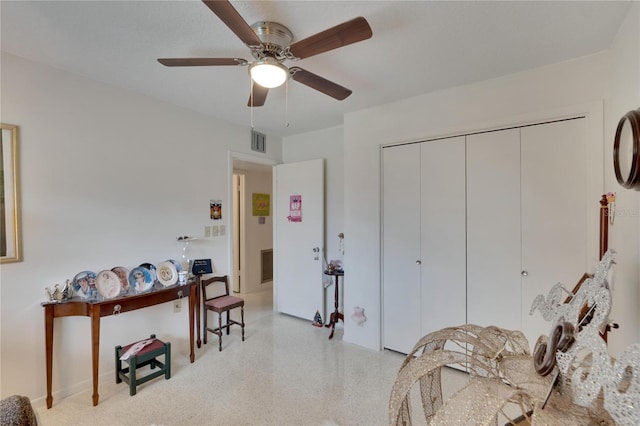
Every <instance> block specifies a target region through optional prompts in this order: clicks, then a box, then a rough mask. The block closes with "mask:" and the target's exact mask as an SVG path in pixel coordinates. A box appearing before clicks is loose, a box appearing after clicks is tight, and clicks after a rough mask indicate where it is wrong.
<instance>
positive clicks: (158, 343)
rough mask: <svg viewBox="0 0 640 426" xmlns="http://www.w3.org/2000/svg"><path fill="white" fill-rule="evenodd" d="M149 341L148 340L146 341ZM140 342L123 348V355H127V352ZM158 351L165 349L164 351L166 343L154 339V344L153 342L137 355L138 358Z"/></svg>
mask: <svg viewBox="0 0 640 426" xmlns="http://www.w3.org/2000/svg"><path fill="white" fill-rule="evenodd" d="M145 340H148V339H145ZM136 343H138V342H134V343H131V344H130V345H127V346H125V347H123V348H122V353H125V352H126V351H128V350H129V348H130V347H131V346H133V345H135V344H136ZM158 349H163V350H164V342H162V341H160V340H158V339H153V342H151V343H150V344H148V345H147V346H145V347H144V348H142V349H140V351H139V352H137V353H136V355H137V356H142V355H144V354H148V353H149V352H151V351H157V350H158Z"/></svg>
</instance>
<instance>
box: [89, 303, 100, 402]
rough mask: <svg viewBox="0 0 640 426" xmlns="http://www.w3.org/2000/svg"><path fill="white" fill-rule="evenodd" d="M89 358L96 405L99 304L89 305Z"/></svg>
mask: <svg viewBox="0 0 640 426" xmlns="http://www.w3.org/2000/svg"><path fill="white" fill-rule="evenodd" d="M91 358H92V360H93V395H92V397H93V406H94V407H95V406H96V405H98V400H99V398H100V396H99V395H98V365H99V363H100V306H99V305H93V306H92V307H91Z"/></svg>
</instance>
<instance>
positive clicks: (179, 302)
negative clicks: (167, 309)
mask: <svg viewBox="0 0 640 426" xmlns="http://www.w3.org/2000/svg"><path fill="white" fill-rule="evenodd" d="M181 309H182V299H178V300H174V301H173V313H174V314H175V313H177V312H180V310H181Z"/></svg>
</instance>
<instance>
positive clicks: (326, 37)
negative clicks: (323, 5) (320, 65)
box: [289, 16, 373, 59]
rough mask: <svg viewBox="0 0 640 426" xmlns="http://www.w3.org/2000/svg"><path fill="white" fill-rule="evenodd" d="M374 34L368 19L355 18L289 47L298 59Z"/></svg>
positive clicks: (364, 38)
mask: <svg viewBox="0 0 640 426" xmlns="http://www.w3.org/2000/svg"><path fill="white" fill-rule="evenodd" d="M372 35H373V32H372V31H371V27H370V26H369V23H368V22H367V20H366V19H364V18H363V17H361V16H360V17H358V18H354V19H352V20H350V21H347V22H343V23H342V24H339V25H336V26H335V27H332V28H329V29H328V30H324V31H321V32H319V33H317V34H315V35H312V36H311V37H307V38H305V39H303V40H300V41H297V42H295V43H293V44H292V45H291V46H289V51H290V52H291V54H293V56H295V57H297V58H298V59H304V58H308V57H309V56H313V55H317V54H319V53H324V52H327V51H329V50H333V49H337V48H338V47H342V46H347V45H349V44H352V43H357V42H359V41H362V40H366V39H368V38H371V36H372Z"/></svg>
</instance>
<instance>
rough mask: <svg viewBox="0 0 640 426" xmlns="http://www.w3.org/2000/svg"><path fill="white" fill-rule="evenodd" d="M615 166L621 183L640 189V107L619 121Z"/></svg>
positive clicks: (614, 151) (617, 177) (627, 186)
mask: <svg viewBox="0 0 640 426" xmlns="http://www.w3.org/2000/svg"><path fill="white" fill-rule="evenodd" d="M613 168H614V171H615V173H616V179H617V180H618V183H619V184H620V185H622V186H623V187H624V188H627V189H635V190H640V109H636V110H633V111H629V112H628V113H626V114H625V115H624V116H623V117H622V118H621V119H620V121H619V122H618V127H617V129H616V136H615V139H614V142H613Z"/></svg>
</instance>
